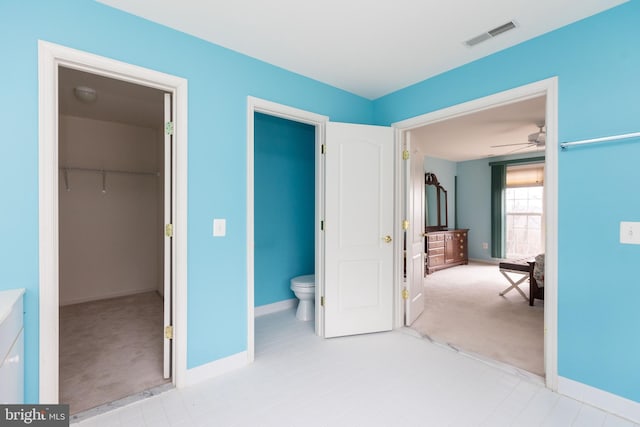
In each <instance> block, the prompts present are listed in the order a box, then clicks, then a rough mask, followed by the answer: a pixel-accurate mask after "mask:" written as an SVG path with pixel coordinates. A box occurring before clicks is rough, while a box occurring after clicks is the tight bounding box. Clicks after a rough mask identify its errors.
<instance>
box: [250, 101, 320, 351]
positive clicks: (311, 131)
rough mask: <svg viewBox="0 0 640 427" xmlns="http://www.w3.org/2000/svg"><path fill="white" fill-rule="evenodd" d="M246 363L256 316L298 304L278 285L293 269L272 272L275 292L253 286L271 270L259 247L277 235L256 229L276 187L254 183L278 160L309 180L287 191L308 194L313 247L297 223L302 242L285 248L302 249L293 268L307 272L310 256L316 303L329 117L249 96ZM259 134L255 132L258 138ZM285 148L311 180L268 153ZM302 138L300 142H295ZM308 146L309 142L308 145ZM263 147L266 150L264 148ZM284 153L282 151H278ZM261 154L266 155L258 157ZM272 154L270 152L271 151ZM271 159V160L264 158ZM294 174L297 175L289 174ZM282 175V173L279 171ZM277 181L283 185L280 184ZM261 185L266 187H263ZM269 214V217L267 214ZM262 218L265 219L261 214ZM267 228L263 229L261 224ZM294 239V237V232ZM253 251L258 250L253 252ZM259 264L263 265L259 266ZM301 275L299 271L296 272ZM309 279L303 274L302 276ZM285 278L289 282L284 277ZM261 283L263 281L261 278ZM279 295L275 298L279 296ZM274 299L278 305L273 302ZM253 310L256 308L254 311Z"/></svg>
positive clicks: (317, 325) (304, 224) (317, 322)
mask: <svg viewBox="0 0 640 427" xmlns="http://www.w3.org/2000/svg"><path fill="white" fill-rule="evenodd" d="M247 101H248V102H247V224H246V227H247V359H248V362H252V361H253V360H254V358H255V317H256V314H268V313H270V312H272V311H279V310H281V309H283V308H286V307H292V306H294V305H295V304H297V300H296V299H294V298H292V297H291V294H289V293H288V291H287V288H286V287H284V289H283V283H282V282H283V280H286V278H285V276H286V275H288V274H289V273H290V272H293V271H294V269H291V268H290V267H286V269H287V271H286V272H285V273H283V272H282V271H280V272H279V273H276V272H271V273H270V275H272V276H273V277H276V276H279V279H278V280H279V282H280V283H279V284H277V285H276V286H277V287H276V288H275V289H274V288H270V287H269V286H268V284H266V283H263V284H258V286H261V287H262V288H261V289H260V290H257V285H256V283H257V282H256V272H257V271H259V269H264V270H265V271H268V270H269V269H270V268H271V267H272V263H271V261H270V260H269V259H268V258H267V257H266V256H265V257H261V256H260V255H256V252H257V250H270V249H269V248H264V247H263V248H260V246H264V245H271V244H276V242H275V241H272V240H273V239H277V238H278V236H277V235H271V236H270V234H269V233H278V232H279V230H278V229H276V228H273V229H272V230H259V231H257V230H256V227H258V226H259V225H260V224H263V223H264V222H268V221H269V215H272V214H275V213H276V211H273V209H272V208H273V207H271V208H270V209H269V210H266V211H263V212H262V213H261V214H259V213H258V209H260V206H261V205H265V204H268V203H269V200H268V197H269V194H270V193H271V192H273V191H275V190H274V189H273V188H272V187H273V186H274V185H276V186H277V183H275V182H274V183H272V184H269V183H268V182H265V183H262V182H261V183H260V184H257V179H258V178H259V177H260V176H262V175H264V176H263V177H262V178H263V179H268V180H271V177H269V178H266V176H267V175H268V174H269V170H268V168H270V167H274V165H275V163H274V162H276V163H277V161H278V157H279V158H280V160H279V161H283V159H285V160H284V161H286V162H287V163H289V167H288V169H289V173H294V174H296V175H297V176H298V177H302V176H304V177H305V178H304V180H305V181H312V182H313V184H312V186H309V184H310V183H309V182H307V183H306V184H304V186H303V187H301V188H297V189H296V187H297V186H298V185H299V183H295V182H291V183H290V184H291V185H292V186H293V188H292V191H293V192H297V193H301V192H304V191H308V192H310V194H307V195H306V197H305V199H306V202H305V205H306V208H305V209H306V212H307V215H308V213H309V211H310V210H311V211H312V212H313V213H312V220H313V224H312V227H313V228H312V230H313V231H312V237H313V248H312V249H311V248H309V247H308V240H309V239H310V238H311V236H309V231H308V229H307V228H308V227H309V224H308V223H307V221H308V220H309V219H311V218H305V219H304V220H301V221H298V220H296V223H298V225H299V226H301V227H304V228H305V231H304V233H305V235H306V236H307V237H306V243H303V242H301V241H298V243H299V245H298V244H297V243H293V245H291V242H288V243H287V245H289V246H291V247H290V248H289V249H290V250H294V247H297V246H300V247H301V248H305V249H304V251H303V252H304V253H306V254H304V255H302V256H303V259H302V261H300V260H299V261H296V262H294V263H293V264H294V265H295V268H300V269H302V268H304V269H307V268H309V263H310V260H309V253H310V252H311V253H312V254H313V263H312V267H313V270H314V271H313V273H315V282H316V301H318V300H319V298H318V296H319V295H322V293H321V292H322V283H323V277H322V262H323V258H322V253H323V252H322V251H323V240H322V239H321V237H320V225H319V224H320V218H321V217H322V216H321V212H322V210H323V199H322V194H323V193H322V192H323V185H322V182H323V173H324V170H323V163H322V157H321V156H320V155H319V153H320V150H321V145H322V141H324V132H325V123H326V122H327V120H328V118H327V117H325V116H321V115H319V114H315V113H310V112H307V111H304V110H299V109H296V108H292V107H288V106H285V105H282V104H277V103H274V102H270V101H266V100H263V99H259V98H254V97H248V99H247ZM258 133H260V134H259V135H258ZM283 137H284V139H285V140H287V141H285V144H284V145H290V144H299V145H301V147H298V148H299V149H301V150H302V151H301V152H300V153H299V154H300V156H299V157H300V159H305V160H304V163H305V164H306V165H308V166H311V165H312V166H313V178H311V176H310V175H309V174H308V172H309V171H308V170H307V171H306V172H305V171H304V170H303V169H304V168H300V166H301V165H300V164H296V163H297V160H295V159H292V158H289V159H286V157H288V155H284V153H281V155H278V153H277V150H275V151H273V150H274V149H275V148H276V147H275V146H274V145H272V143H273V142H274V140H276V139H280V138H283ZM300 137H302V139H300ZM312 142H313V143H312ZM265 143H266V146H264V144H265ZM257 144H261V149H260V152H259V151H258V150H257V148H256V147H257ZM309 145H311V147H312V150H313V151H312V152H309V151H308V149H309ZM280 148H283V147H280ZM262 149H265V150H266V151H264V152H262ZM270 151H271V152H270ZM269 157H271V159H269ZM257 162H260V165H259V166H256V164H257ZM260 167H265V168H267V170H262V171H261V170H260ZM294 171H296V172H294ZM281 172H284V173H287V172H286V171H281ZM281 181H282V180H281ZM262 184H265V185H264V186H263V185H262ZM293 192H291V193H289V194H287V195H285V198H288V197H291V196H292V195H293ZM289 203H293V204H295V200H291V201H290V202H289ZM269 212H271V213H269ZM263 214H264V215H263ZM263 225H264V227H267V226H268V224H263ZM294 234H296V233H294ZM256 249H257V250H256ZM282 255H283V256H292V257H296V256H300V255H301V254H292V253H289V254H282ZM278 262H279V263H283V264H286V263H287V261H282V260H281V261H278ZM260 264H262V265H260ZM299 271H304V270H299ZM304 274H308V273H304ZM289 279H290V278H289ZM260 280H263V278H262V277H261V278H260ZM278 293H279V294H278ZM278 300H279V301H278ZM256 306H258V307H261V308H259V309H256ZM319 306H320V304H317V303H316V305H315V325H314V328H315V332H316V334H317V335H321V334H322V325H323V318H322V315H323V314H322V310H320V309H319Z"/></svg>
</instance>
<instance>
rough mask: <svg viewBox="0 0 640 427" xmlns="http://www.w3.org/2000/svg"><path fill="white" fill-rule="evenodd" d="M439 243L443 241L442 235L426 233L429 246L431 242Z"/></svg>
mask: <svg viewBox="0 0 640 427" xmlns="http://www.w3.org/2000/svg"><path fill="white" fill-rule="evenodd" d="M439 241H444V233H436V234H432V233H428V234H427V242H429V244H431V242H439Z"/></svg>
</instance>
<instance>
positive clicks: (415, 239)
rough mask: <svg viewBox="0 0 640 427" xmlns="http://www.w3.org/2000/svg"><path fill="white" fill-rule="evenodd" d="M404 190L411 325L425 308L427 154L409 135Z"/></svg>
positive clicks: (408, 319) (407, 315) (407, 303)
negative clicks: (425, 164) (425, 158)
mask: <svg viewBox="0 0 640 427" xmlns="http://www.w3.org/2000/svg"><path fill="white" fill-rule="evenodd" d="M406 147H407V151H408V152H409V158H408V159H407V160H406V164H405V170H406V175H405V176H406V184H405V189H406V190H407V191H405V194H406V197H407V203H406V206H405V209H406V216H405V218H407V219H408V220H409V228H408V230H407V231H406V239H407V247H406V258H405V259H406V263H407V266H406V270H405V273H406V277H405V288H406V291H407V292H406V293H405V295H406V299H405V325H407V326H408V325H411V324H412V323H413V322H414V321H415V320H416V319H417V318H418V316H420V315H421V314H422V312H423V311H424V287H423V280H424V269H425V265H424V249H425V246H424V207H425V206H424V155H423V154H422V152H421V151H420V150H419V149H418V147H411V141H410V140H409V135H407V146H406Z"/></svg>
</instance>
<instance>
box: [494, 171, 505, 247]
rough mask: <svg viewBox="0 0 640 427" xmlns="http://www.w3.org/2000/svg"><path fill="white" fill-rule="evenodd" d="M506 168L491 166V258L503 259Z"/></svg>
mask: <svg viewBox="0 0 640 427" xmlns="http://www.w3.org/2000/svg"><path fill="white" fill-rule="evenodd" d="M506 182H507V166H506V165H505V164H492V165H491V256H492V257H493V258H504V257H505V246H506V242H505V232H504V230H505V206H504V205H505V199H504V198H505V191H504V189H505V187H506Z"/></svg>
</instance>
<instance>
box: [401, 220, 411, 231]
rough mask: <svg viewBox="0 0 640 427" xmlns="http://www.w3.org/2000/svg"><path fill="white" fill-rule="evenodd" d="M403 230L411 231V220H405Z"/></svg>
mask: <svg viewBox="0 0 640 427" xmlns="http://www.w3.org/2000/svg"><path fill="white" fill-rule="evenodd" d="M402 229H403V230H408V229H409V220H406V219H405V220H404V221H402Z"/></svg>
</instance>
